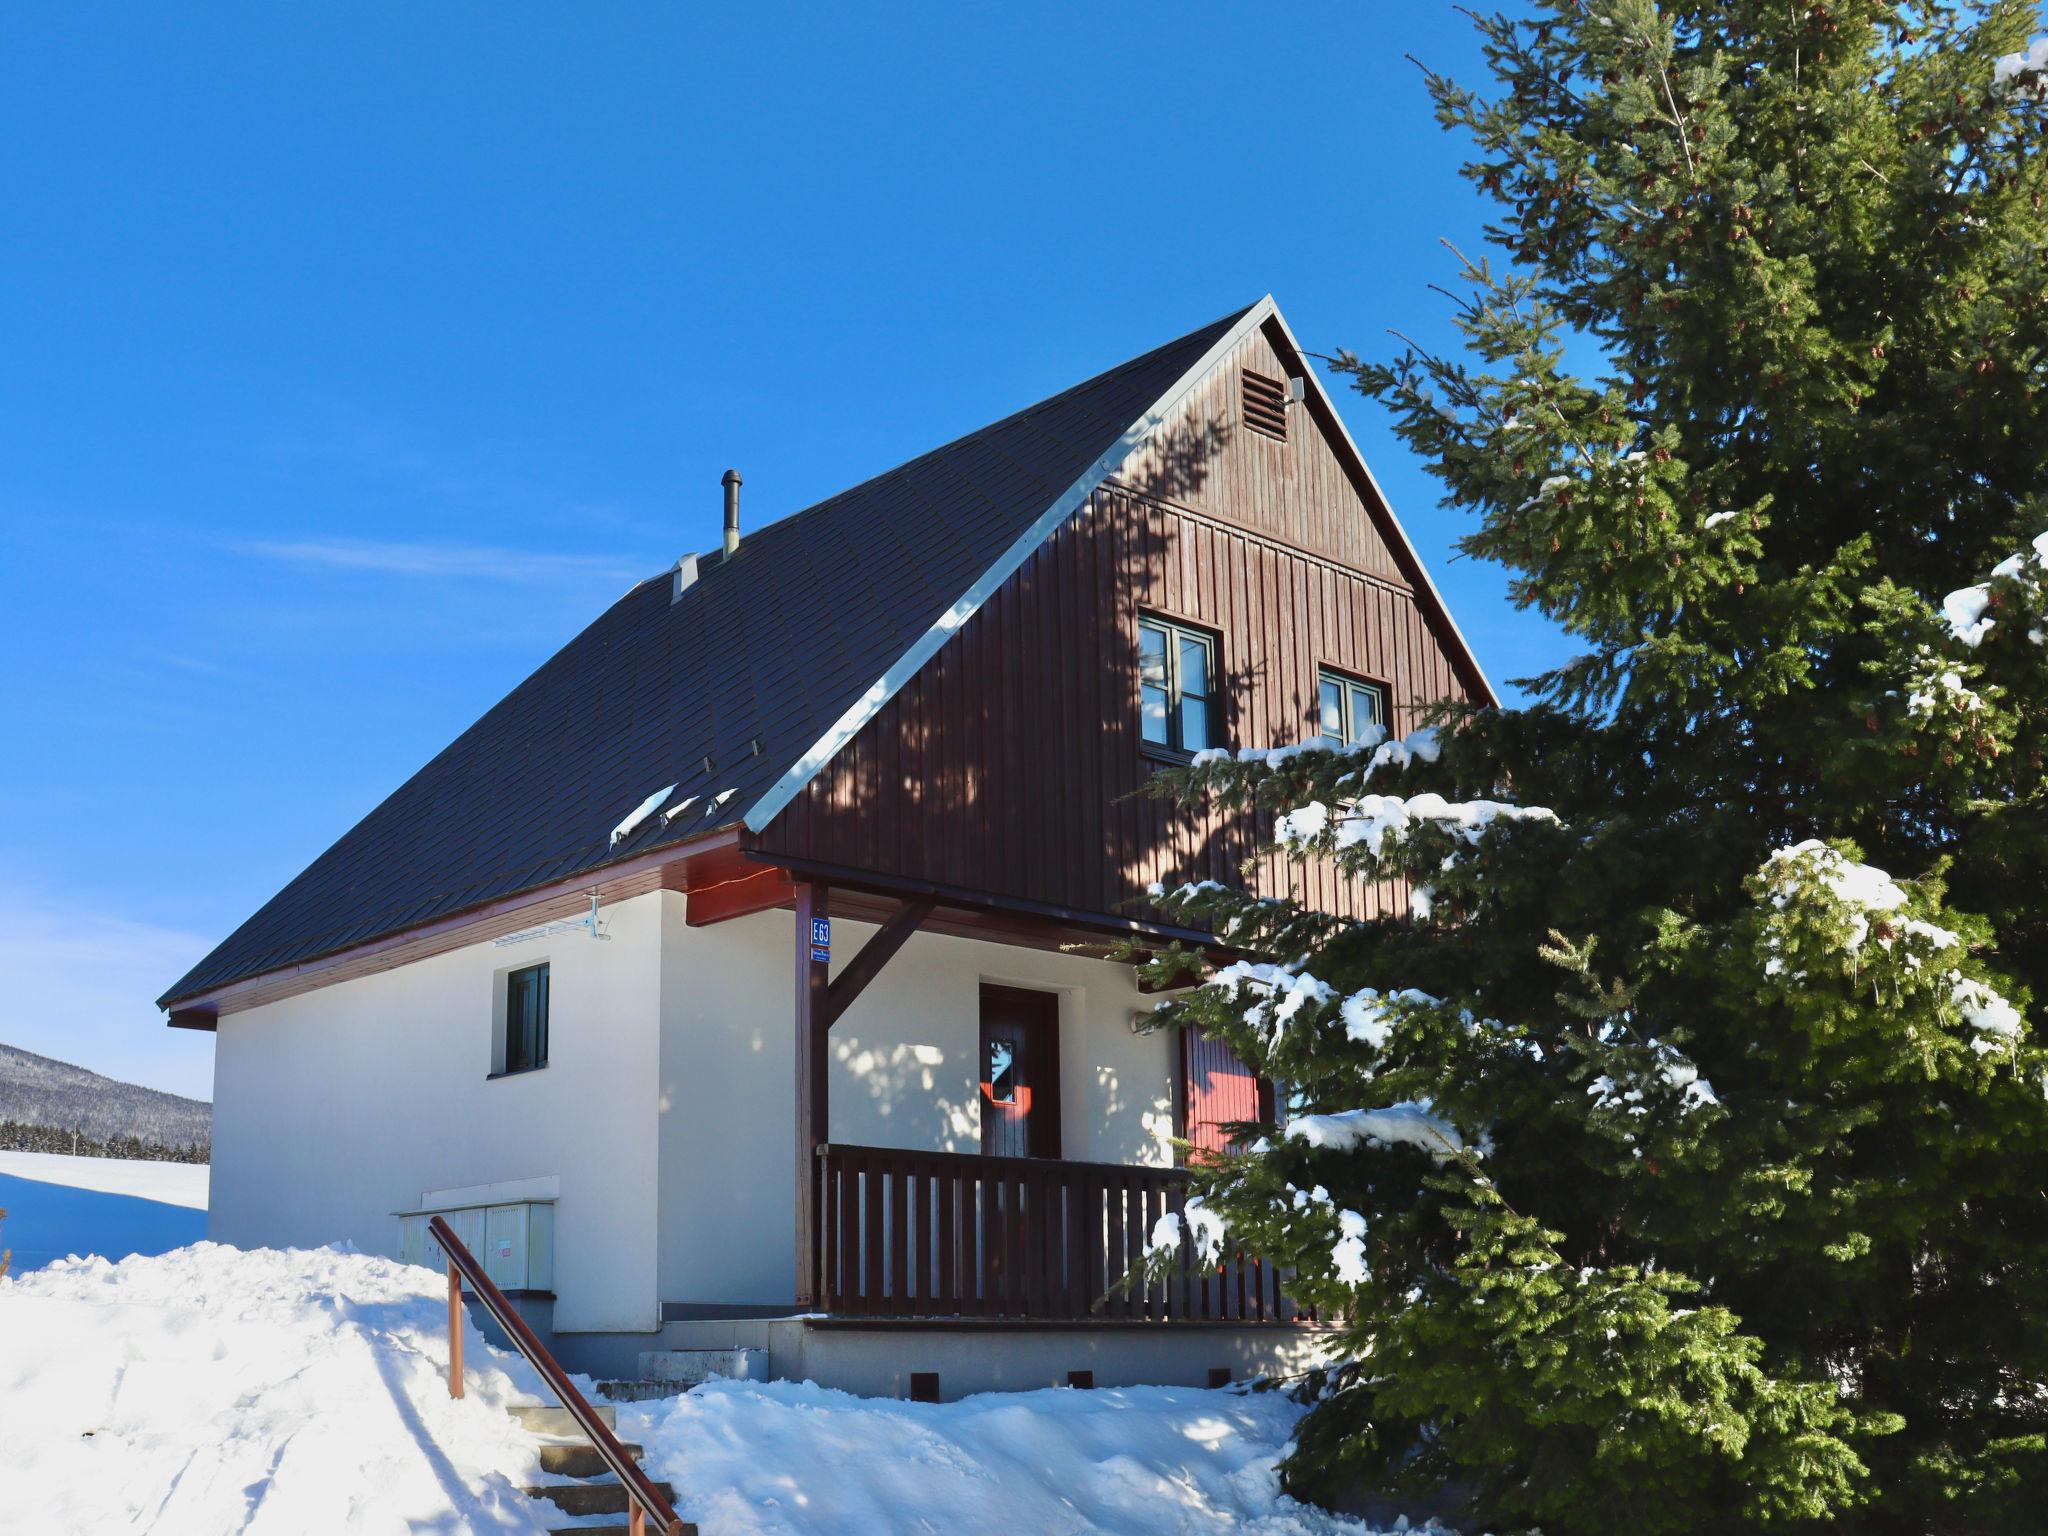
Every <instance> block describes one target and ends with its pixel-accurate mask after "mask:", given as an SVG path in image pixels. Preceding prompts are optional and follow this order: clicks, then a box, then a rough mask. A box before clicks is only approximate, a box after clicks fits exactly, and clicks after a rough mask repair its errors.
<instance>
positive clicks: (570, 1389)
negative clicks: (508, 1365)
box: [427, 1216, 683, 1536]
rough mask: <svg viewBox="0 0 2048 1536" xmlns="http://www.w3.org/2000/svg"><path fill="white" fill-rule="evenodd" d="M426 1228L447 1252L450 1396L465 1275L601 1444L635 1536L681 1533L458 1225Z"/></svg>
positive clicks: (457, 1382)
mask: <svg viewBox="0 0 2048 1536" xmlns="http://www.w3.org/2000/svg"><path fill="white" fill-rule="evenodd" d="M427 1230H428V1231H430V1232H432V1233H433V1234H434V1241H435V1242H437V1243H439V1244H440V1245H441V1251H442V1252H443V1253H445V1254H447V1255H448V1395H449V1396H450V1397H460V1396H462V1282H463V1281H465V1280H467V1281H468V1282H469V1288H470V1289H471V1290H472V1291H474V1292H475V1293H476V1299H477V1300H478V1301H480V1302H482V1303H483V1304H484V1310H485V1311H487V1312H489V1313H490V1314H491V1316H492V1317H494V1318H496V1319H497V1321H498V1326H499V1327H500V1328H502V1329H504V1330H505V1332H506V1335H507V1336H508V1337H510V1339H511V1340H512V1342H513V1343H514V1344H515V1345H517V1346H518V1348H519V1353H521V1354H522V1355H524V1356H526V1358H527V1360H528V1361H529V1362H531V1364H532V1365H533V1368H534V1369H535V1370H536V1371H538V1372H540V1379H541V1380H542V1381H544V1382H546V1383H547V1386H548V1390H549V1391H550V1392H552V1393H554V1394H555V1398H556V1400H557V1401H558V1402H560V1403H561V1405H562V1406H563V1407H564V1408H566V1409H568V1410H569V1417H570V1418H572V1419H574V1420H575V1421H576V1427H577V1428H578V1429H580V1430H582V1431H583V1435H584V1438H585V1439H587V1440H588V1441H589V1442H590V1443H591V1444H592V1445H593V1446H595V1447H596V1448H597V1454H598V1456H599V1458H600V1459H601V1460H602V1461H603V1462H604V1464H605V1465H606V1466H607V1467H609V1468H610V1469H611V1471H612V1474H613V1475H614V1476H615V1477H617V1478H618V1480H619V1481H620V1482H621V1483H623V1484H624V1485H625V1488H626V1509H627V1512H628V1519H629V1528H630V1530H631V1531H632V1536H646V1532H647V1530H648V1529H649V1525H650V1522H651V1524H652V1528H653V1529H654V1530H656V1531H659V1532H660V1533H661V1536H681V1532H682V1530H683V1522H682V1521H681V1520H680V1519H679V1518H677V1516H676V1512H675V1510H673V1509H672V1508H670V1507H669V1502H668V1500H667V1499H665V1498H663V1497H662V1496H661V1490H660V1489H659V1488H656V1487H655V1486H654V1483H653V1480H652V1479H650V1478H649V1477H648V1475H647V1474H646V1472H645V1471H643V1470H642V1469H641V1466H640V1463H639V1462H637V1461H635V1460H634V1459H633V1458H632V1457H631V1456H628V1455H627V1454H626V1448H625V1447H624V1446H623V1445H621V1444H619V1438H618V1436H617V1435H614V1434H613V1433H612V1431H611V1426H610V1425H608V1424H606V1423H605V1421H604V1420H603V1419H600V1418H599V1417H598V1416H597V1414H596V1412H595V1411H594V1410H593V1409H592V1408H591V1406H590V1402H589V1400H588V1399H587V1398H585V1397H584V1395H583V1394H582V1393H581V1392H579V1391H577V1390H576V1383H575V1382H573V1381H571V1380H570V1379H569V1373H568V1372H566V1371H564V1370H563V1369H562V1367H561V1366H560V1365H559V1364H558V1363H557V1362H556V1360H555V1357H554V1356H553V1355H551V1354H549V1353H548V1350H547V1346H546V1345H544V1344H542V1343H541V1341H540V1340H539V1339H537V1338H535V1337H534V1334H533V1330H532V1329H531V1328H529V1327H527V1326H526V1319H525V1318H523V1317H521V1316H520V1315H519V1314H518V1312H516V1311H515V1310H513V1307H512V1303H511V1302H509V1301H507V1300H506V1299H505V1293H504V1292H503V1291H501V1290H499V1289H498V1287H497V1285H496V1283H495V1282H494V1281H493V1280H492V1279H491V1277H490V1276H489V1275H487V1274H485V1273H484V1267H483V1266H482V1265H481V1264H479V1263H477V1261H476V1258H475V1256H474V1255H472V1254H471V1253H470V1251H469V1250H468V1249H467V1248H465V1247H464V1246H463V1244H462V1239H461V1238H459V1237H457V1236H456V1235H455V1229H454V1228H452V1227H450V1226H449V1225H448V1223H447V1222H446V1221H444V1220H443V1219H442V1218H440V1217H439V1216H436V1217H435V1218H434V1219H433V1220H432V1221H430V1222H428V1223H427Z"/></svg>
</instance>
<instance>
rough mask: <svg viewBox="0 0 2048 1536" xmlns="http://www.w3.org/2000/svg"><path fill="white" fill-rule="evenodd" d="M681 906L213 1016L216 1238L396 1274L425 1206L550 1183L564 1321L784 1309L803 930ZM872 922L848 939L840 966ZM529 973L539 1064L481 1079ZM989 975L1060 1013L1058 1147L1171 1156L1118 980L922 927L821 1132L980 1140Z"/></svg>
mask: <svg viewBox="0 0 2048 1536" xmlns="http://www.w3.org/2000/svg"><path fill="white" fill-rule="evenodd" d="M685 911H686V903H685V898H683V897H682V896H680V895H678V894H675V893H673V892H663V891H657V892H651V893H649V894H647V895H645V896H641V897H637V898H635V899H633V900H632V901H628V902H624V903H622V904H620V905H618V906H616V907H613V908H610V909H608V912H607V921H608V923H609V925H610V931H611V934H612V938H611V940H610V941H609V942H607V943H597V942H595V941H593V940H591V939H590V938H588V937H586V936H584V935H583V934H580V933H574V934H567V935H561V936H557V937H554V938H550V939H544V940H536V941H532V942H529V943H526V944H521V945H517V946H511V947H507V948H504V949H499V948H497V947H495V946H493V945H491V944H478V945H472V946H469V947H467V948H464V949H459V950H455V951H452V952H450V953H448V954H445V955H438V956H435V957H433V958H431V959H426V960H421V961H417V962H414V963H413V964H410V965H405V966H401V967H398V968H396V969H394V970H390V971H386V972H382V973H380V974H377V975H374V976H366V977H360V978H357V979H354V980H350V981H344V982H338V983H335V984H334V985H332V986H327V987H322V988H319V989H318V990H316V991H313V992H309V993H306V994H304V995H302V996H299V997H294V998H289V999H286V1000H285V1001H283V1002H278V1003H271V1004H268V1005H266V1006H264V1007H261V1008H255V1009H250V1010H248V1011H246V1012H242V1013H231V1014H228V1015H226V1016H224V1017H223V1018H222V1019H221V1021H220V1033H219V1037H218V1041H217V1044H216V1048H215V1057H214V1099H215V1106H214V1143H213V1144H214V1171H213V1204H212V1209H211V1211H210V1213H209V1216H208V1235H209V1236H211V1237H213V1238H215V1239H216V1240H218V1241H221V1242H230V1243H237V1244H241V1245H244V1246H257V1245H270V1246H279V1245H287V1244H296V1245H305V1244H318V1243H328V1242H334V1241H336V1240H338V1239H343V1238H345V1239H347V1240H349V1241H351V1242H354V1243H355V1244H357V1245H358V1246H359V1247H361V1248H364V1249H366V1250H370V1251H374V1252H379V1253H387V1254H391V1255H394V1256H395V1255H396V1254H397V1252H398V1237H399V1230H398V1228H399V1224H398V1220H397V1218H396V1216H395V1215H393V1213H394V1212H396V1211H399V1210H405V1209H410V1208H412V1207H414V1206H416V1205H417V1203H418V1202H419V1200H420V1198H421V1195H422V1193H423V1192H425V1191H428V1190H442V1189H451V1188H458V1187H465V1186H471V1185H487V1184H497V1183H505V1182H509V1181H514V1180H534V1179H543V1180H544V1179H553V1180H555V1181H556V1182H557V1185H558V1189H559V1197H558V1204H557V1206H556V1233H555V1258H554V1274H555V1291H556V1294H557V1297H558V1301H557V1304H556V1308H555V1318H554V1325H555V1328H556V1329H557V1331H559V1332H563V1333H574V1332H584V1331H614V1330H625V1331H639V1330H647V1329H652V1328H655V1327H656V1326H658V1324H659V1312H660V1303H661V1302H663V1301H676V1302H686V1303H696V1304H716V1305H727V1306H770V1307H772V1306H786V1305H788V1304H789V1303H790V1301H791V1300H792V1299H793V1296H794V1280H795V1254H794V1231H793V1228H794V1220H795V1213H794V1208H793V1190H794V1186H795V1169H794V1162H795V1138H796V1131H795V1109H794V1099H795V1087H794V1079H793V1071H794V1068H793V1046H794V1023H793V1017H792V1013H793V988H794V982H793V975H794V962H793V958H792V943H793V927H792V925H793V923H794V917H793V915H792V914H791V913H788V912H767V913H761V914H758V915H756V916H753V917H746V918H740V919H736V920H734V921H732V922H727V923H721V924H718V925H716V926H713V927H709V928H691V927H690V926H689V925H688V924H687V923H686V921H685ZM873 931H874V930H873V929H872V928H871V927H868V926H866V925H863V924H856V923H848V922H844V921H840V922H837V923H835V925H834V943H833V960H834V965H835V967H836V966H841V965H844V964H845V963H846V962H847V960H848V959H849V958H851V956H852V955H854V954H855V953H857V952H858V951H859V949H860V946H861V945H862V944H864V943H865V942H866V941H867V939H868V937H869V936H870V935H871V934H872V933H873ZM541 960H546V961H548V962H549V963H550V966H551V968H552V969H551V975H550V1013H551V1018H550V1022H549V1053H548V1054H549V1060H548V1065H547V1067H546V1068H545V1069H543V1070H541V1071H537V1072H530V1073H523V1074H519V1075H516V1076H511V1077H501V1078H497V1079H495V1080H493V1079H490V1078H489V1077H488V1074H489V1072H490V1069H491V1065H492V1048H493V1036H494V1028H495V1025H494V1007H493V994H494V984H495V982H496V978H497V976H498V975H499V974H500V973H502V972H504V971H508V970H512V969H516V968H518V967H521V966H526V965H533V964H536V963H537V962H539V961H541ZM983 982H999V983H1003V984H1006V985H1010V986H1020V987H1030V988H1036V989H1039V990H1044V991H1049V992H1055V993H1057V994H1058V996H1059V999H1060V1007H1059V1017H1060V1062H1061V1074H1062V1084H1061V1100H1062V1106H1061V1108H1062V1113H1061V1125H1062V1150H1063V1153H1064V1155H1065V1156H1067V1157H1068V1158H1073V1159H1082V1160H1091V1161H1099V1162H1129V1163H1153V1164H1167V1163H1170V1162H1171V1161H1172V1148H1171V1145H1170V1143H1169V1138H1170V1136H1171V1134H1172V1081H1173V1073H1172V1059H1173V1057H1172V1042H1171V1040H1170V1039H1168V1038H1167V1037H1165V1036H1163V1035H1146V1036H1138V1035H1134V1034H1133V1033H1132V1032H1131V1029H1130V1019H1131V1016H1132V1014H1133V1013H1134V1012H1136V1011H1139V1010H1142V1009H1144V1008H1145V1007H1147V1006H1148V1000H1147V999H1146V998H1144V997H1142V996H1141V995H1140V994H1139V993H1138V991H1137V990H1136V987H1135V985H1134V983H1133V979H1132V973H1131V970H1130V968H1129V967H1128V966H1122V965H1114V964H1110V963H1108V962H1103V961H1094V960H1087V959H1082V958H1079V957H1076V956H1072V955H1063V954H1059V953H1054V952H1047V951H1041V950H1033V949H1018V948H1011V947H1008V946H1005V945H999V944H991V943H986V942H982V941H979V940H972V939H957V938H947V937H942V936H938V935H933V934H922V933H921V934H918V935H915V936H914V937H913V938H912V939H911V940H910V942H909V943H908V944H906V945H905V946H904V948H903V949H902V951H901V952H900V953H899V954H897V956H896V957H895V958H894V959H893V960H892V961H891V962H890V963H889V965H888V967H887V968H886V969H885V970H884V971H883V972H882V974H881V975H880V976H879V977H878V978H877V979H876V980H875V981H874V982H873V983H872V984H871V985H870V986H869V988H868V990H867V991H866V992H865V993H864V994H863V995H862V997H861V998H860V999H859V1000H858V1001H857V1002H856V1003H855V1004H854V1006H853V1007H852V1009H850V1010H849V1011H848V1013H847V1015H846V1017H845V1018H843V1019H842V1020H841V1021H840V1022H839V1024H838V1026H837V1027H836V1028H835V1029H834V1030H833V1032H832V1053H831V1060H832V1084H831V1096H832V1125H831V1137H832V1139H833V1140H835V1141H841V1142H857V1143H862V1144H866V1145H871V1146H889V1147H914V1148H930V1149H934V1150H944V1151H958V1152H977V1151H979V1150H980V1145H981V1120H980V1109H979V1101H978V1094H977V1089H976V1084H977V1082H978V1081H979V1072H978V1067H979V1063H978V1062H977V1060H976V1056H977V1051H978V1047H979V1039H980V1011H979V1010H980V987H981V984H982V983H983Z"/></svg>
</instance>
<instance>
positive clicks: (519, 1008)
mask: <svg viewBox="0 0 2048 1536" xmlns="http://www.w3.org/2000/svg"><path fill="white" fill-rule="evenodd" d="M547 1064H548V968H547V967H546V966H545V965H529V966H528V967H527V968H526V969H525V970H523V971H514V972H513V973H512V974H511V975H509V976H507V977H506V978H505V1067H504V1070H505V1071H507V1072H530V1071H532V1070H533V1069H534V1068H535V1067H544V1066H546V1065H547Z"/></svg>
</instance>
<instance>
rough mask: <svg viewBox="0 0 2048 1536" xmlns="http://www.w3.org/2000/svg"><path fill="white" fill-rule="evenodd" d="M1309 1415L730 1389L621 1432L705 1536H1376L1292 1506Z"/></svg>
mask: <svg viewBox="0 0 2048 1536" xmlns="http://www.w3.org/2000/svg"><path fill="white" fill-rule="evenodd" d="M1301 1412H1302V1409H1301V1408H1300V1407H1299V1406H1298V1405H1296V1404H1294V1403H1292V1402H1289V1401H1288V1400H1287V1399H1286V1398H1285V1397H1283V1396H1282V1395H1281V1394H1279V1393H1277V1392H1262V1393H1255V1394H1242V1395H1241V1394H1238V1393H1233V1392H1211V1391H1198V1390H1196V1389H1194V1388H1189V1387H1125V1388H1103V1389H1099V1390H1096V1391H1092V1392H1079V1391H1073V1390H1071V1389H1064V1388H1063V1389H1049V1390H1046V1391H1040V1392H1018V1393H989V1394H986V1395H983V1396H979V1397H969V1398H965V1399H963V1400H962V1401H960V1402H957V1403H905V1402H883V1401H877V1400H874V1399H870V1398H858V1397H850V1396H848V1395H847V1394H845V1393H843V1392H833V1391H829V1390H827V1389H825V1388H823V1387H818V1386H814V1385H812V1384H810V1383H804V1384H801V1385H798V1384H795V1383H789V1382H770V1383H761V1384H757V1383H752V1382H713V1383H712V1384H710V1385H709V1386H704V1387H699V1388H697V1389H696V1390H695V1391H694V1392H691V1393H689V1394H688V1395H687V1396H684V1397H679V1398H673V1399H669V1400H667V1401H664V1402H661V1403H659V1404H649V1405H646V1406H645V1407H644V1408H639V1407H634V1406H630V1405H628V1406H622V1407H621V1409H620V1413H619V1428H620V1431H621V1432H622V1433H624V1434H627V1435H629V1436H630V1437H631V1438H633V1439H635V1440H638V1441H640V1442H641V1443H642V1444H644V1445H645V1446H646V1447H647V1453H646V1465H647V1466H648V1468H649V1470H650V1471H652V1472H653V1473H654V1474H655V1475H656V1476H658V1477H665V1478H668V1479H670V1480H672V1481H673V1482H674V1483H675V1485H676V1490H677V1495H678V1496H677V1500H676V1504H677V1509H676V1512H677V1513H678V1514H679V1515H681V1516H682V1517H683V1518H684V1519H685V1520H693V1521H695V1522H696V1523H697V1524H698V1526H699V1528H700V1529H702V1530H703V1532H704V1533H705V1536H876V1533H880V1532H887V1531H946V1532H950V1533H957V1536H1014V1533H1018V1532H1031V1533H1033V1536H1037V1533H1040V1532H1043V1533H1047V1536H1162V1533H1167V1532H1171V1533H1174V1536H1210V1533H1214V1536H1224V1533H1226V1532H1229V1533H1234V1536H1371V1532H1372V1528H1371V1527H1369V1526H1366V1525H1364V1524H1362V1523H1361V1522H1359V1521H1356V1520H1351V1519H1346V1518H1344V1517H1342V1516H1337V1515H1328V1514H1324V1513H1322V1512H1321V1511H1319V1510H1315V1509H1311V1508H1309V1507H1308V1506H1306V1505H1302V1504H1297V1503H1295V1502H1294V1501H1293V1500H1292V1499H1289V1498H1287V1497H1286V1496H1285V1495H1284V1494H1282V1493H1281V1492H1280V1485H1279V1478H1278V1476H1277V1475H1276V1473H1275V1471H1274V1466H1275V1463H1276V1462H1277V1460H1278V1459H1279V1456H1280V1455H1281V1453H1282V1451H1283V1449H1284V1447H1285V1445H1286V1442H1287V1440H1288V1438H1289V1436H1290V1435H1291V1434H1292V1433H1293V1430H1294V1425H1295V1422H1296V1420H1297V1419H1298V1418H1299V1417H1300V1415H1301Z"/></svg>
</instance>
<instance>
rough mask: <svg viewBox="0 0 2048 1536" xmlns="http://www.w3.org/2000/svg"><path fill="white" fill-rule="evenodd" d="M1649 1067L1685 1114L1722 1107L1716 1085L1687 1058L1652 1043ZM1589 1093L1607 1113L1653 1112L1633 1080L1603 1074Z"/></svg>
mask: <svg viewBox="0 0 2048 1536" xmlns="http://www.w3.org/2000/svg"><path fill="white" fill-rule="evenodd" d="M1649 1049H1650V1068H1651V1070H1652V1071H1653V1072H1654V1073H1655V1074H1656V1076H1657V1078H1658V1079H1659V1080H1661V1081H1662V1082H1663V1084H1664V1086H1665V1087H1666V1088H1667V1089H1670V1090H1671V1091H1673V1092H1675V1093H1676V1094H1677V1095H1678V1108H1679V1111H1680V1113H1682V1114H1690V1113H1691V1112H1692V1111H1693V1110H1696V1109H1700V1108H1703V1107H1704V1106H1706V1105H1708V1104H1719V1103H1720V1102H1721V1100H1720V1097H1719V1096H1718V1095H1717V1094H1716V1093H1715V1092H1714V1085H1713V1084H1712V1083H1711V1082H1709V1081H1708V1080H1707V1079H1706V1078H1704V1077H1701V1076H1700V1069H1699V1068H1698V1067H1696V1066H1694V1065H1693V1064H1692V1063H1691V1062H1690V1061H1688V1060H1686V1059H1685V1057H1684V1056H1682V1055H1680V1054H1679V1053H1678V1052H1677V1051H1675V1050H1673V1049H1672V1048H1671V1047H1670V1046H1668V1045H1665V1044H1663V1043H1661V1042H1660V1041H1656V1040H1652V1041H1650V1042H1649ZM1586 1092H1587V1093H1588V1094H1590V1095H1592V1097H1593V1107H1594V1108H1595V1109H1598V1110H1602V1111H1605V1112H1608V1113H1620V1114H1624V1115H1631V1116H1637V1115H1647V1114H1648V1113H1649V1112H1650V1105H1649V1095H1648V1094H1646V1093H1644V1091H1643V1090H1642V1088H1641V1087H1640V1086H1638V1085H1637V1084H1636V1082H1634V1081H1631V1082H1629V1083H1628V1084H1627V1085H1624V1084H1623V1083H1621V1082H1618V1081H1616V1080H1615V1079H1614V1078H1613V1077H1611V1076H1607V1075H1605V1074H1602V1075H1601V1076H1599V1077H1596V1078H1594V1079H1593V1081H1592V1082H1590V1083H1588V1084H1587V1085H1586Z"/></svg>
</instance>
